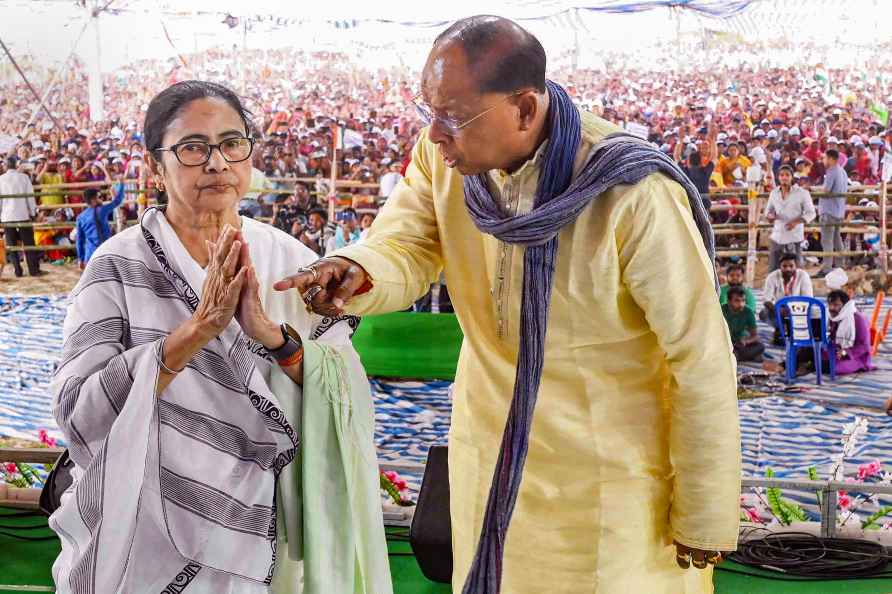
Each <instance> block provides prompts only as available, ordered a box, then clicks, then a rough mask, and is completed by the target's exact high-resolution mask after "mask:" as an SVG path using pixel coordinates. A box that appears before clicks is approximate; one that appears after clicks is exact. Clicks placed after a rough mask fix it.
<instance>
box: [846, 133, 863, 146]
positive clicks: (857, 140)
mask: <svg viewBox="0 0 892 594" xmlns="http://www.w3.org/2000/svg"><path fill="white" fill-rule="evenodd" d="M849 144H861V137H860V136H858V135H857V134H855V135H854V136H852V137H851V138H849Z"/></svg>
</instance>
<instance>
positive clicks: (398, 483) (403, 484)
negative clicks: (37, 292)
mask: <svg viewBox="0 0 892 594" xmlns="http://www.w3.org/2000/svg"><path fill="white" fill-rule="evenodd" d="M393 486H394V487H396V490H397V491H405V490H406V489H408V488H409V485H408V484H406V481H404V480H403V479H399V480H397V481H394V482H393Z"/></svg>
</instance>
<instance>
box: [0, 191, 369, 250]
mask: <svg viewBox="0 0 892 594" xmlns="http://www.w3.org/2000/svg"><path fill="white" fill-rule="evenodd" d="M268 179H269V181H271V182H273V183H289V184H292V187H290V188H251V189H249V190H248V192H249V193H256V194H264V195H265V194H291V193H293V192H294V189H295V187H296V185H297V184H298V183H302V184H308V185H309V184H315V183H316V182H317V181H319V180H320V179H321V180H323V181H325V182H326V183H329V180H326V179H325V178H315V177H273V178H268ZM140 182H141V180H139V179H124V180H121V183H124V184H125V185H126V186H133V185H138V184H139V183H140ZM117 183H119V182H118V181H116V180H104V181H95V182H74V183H67V184H49V185H39V184H38V185H35V186H34V190H35V191H34V192H32V193H29V194H7V195H0V201H2V200H14V199H25V198H43V197H47V196H69V195H72V194H83V193H84V191H85V190H87V189H91V188H100V189H104V188H110V187H111V186H113V185H116V184H117ZM379 187H380V186H379V184H376V183H367V182H360V181H357V180H346V179H345V180H336V189H348V190H355V189H378V188H379ZM308 191H309V194H310V196H311V197H316V198H317V199H318V197H319V196H320V193H319V192H316V191H315V190H312V189H311V190H308ZM125 192H126V193H128V194H138V195H147V194H152V193H154V189H152V188H145V187H126V188H125ZM328 196H329V197H332V196H333V197H335V198H336V199H338V200H340V199H348V198H350V197H352V196H353V194H349V193H337V192H334V193H330V194H329V195H328ZM334 202H335V201H333V200H328V203H329V205H333V204H334ZM134 204H135V205H137V206H139V207H140V208H142V207H147V206H149V205H152V204H154V198H153V197H147V198H137V199H128V200H124V201H123V202H122V203H121V206H132V205H134ZM320 206H322V205H320ZM85 208H88V205H87V204H84V203H82V202H64V203H62V204H46V205H38V206H37V209H38V210H39V211H44V212H52V211H56V210H65V209H71V210H82V209H85ZM357 212H361V213H366V212H374V209H369V208H358V209H357ZM257 220H259V221H262V222H265V223H270V222H272V219H271V218H269V217H258V218H257ZM329 220H331V215H330V217H329ZM130 224H133V222H131V223H130ZM75 226H76V224H75V222H74V221H64V222H34V221H23V222H15V223H0V229H3V228H6V227H32V228H33V229H34V230H35V231H39V230H48V229H56V230H66V229H73V228H74V227H75ZM127 226H129V225H127ZM76 249H77V247H76V246H75V245H66V244H54V245H35V246H28V247H24V246H6V251H7V252H26V251H34V252H54V251H61V252H70V251H74V250H76Z"/></svg>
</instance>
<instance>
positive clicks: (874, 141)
mask: <svg viewBox="0 0 892 594" xmlns="http://www.w3.org/2000/svg"><path fill="white" fill-rule="evenodd" d="M867 143H868V144H880V145H881V144H883V139H882V138H880V137H879V136H871V137H870V140H868V141H867Z"/></svg>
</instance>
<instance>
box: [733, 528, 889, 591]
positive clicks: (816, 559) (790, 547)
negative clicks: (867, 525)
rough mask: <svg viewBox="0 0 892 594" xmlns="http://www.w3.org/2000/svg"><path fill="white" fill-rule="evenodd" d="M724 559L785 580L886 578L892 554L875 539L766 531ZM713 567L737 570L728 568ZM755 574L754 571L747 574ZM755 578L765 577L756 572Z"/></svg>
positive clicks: (741, 544) (742, 543)
mask: <svg viewBox="0 0 892 594" xmlns="http://www.w3.org/2000/svg"><path fill="white" fill-rule="evenodd" d="M728 559H729V560H731V561H734V562H735V563H739V564H741V565H748V566H750V567H757V568H759V569H763V570H767V571H773V572H779V573H782V574H785V575H787V576H795V577H792V578H784V579H785V580H794V581H811V580H828V579H830V580H833V579H836V580H844V579H859V578H862V579H863V578H867V579H880V578H882V579H888V578H890V577H892V573H890V572H888V571H887V570H886V568H887V566H888V565H889V562H890V560H892V557H890V555H889V554H888V552H887V551H886V548H885V547H884V546H883V545H881V544H879V543H876V542H872V541H868V540H858V539H850V538H822V537H818V536H814V535H813V534H807V533H803V532H788V533H782V534H768V535H766V536H764V537H761V538H754V539H752V540H747V541H745V542H741V543H740V545H739V546H738V548H737V551H736V552H735V553H732V554H731V555H729V556H728ZM717 569H720V570H725V571H730V572H731V573H741V572H738V571H735V570H733V569H730V568H723V567H718V568H717ZM750 575H755V574H750ZM759 577H769V576H763V575H761V574H760V575H759Z"/></svg>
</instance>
